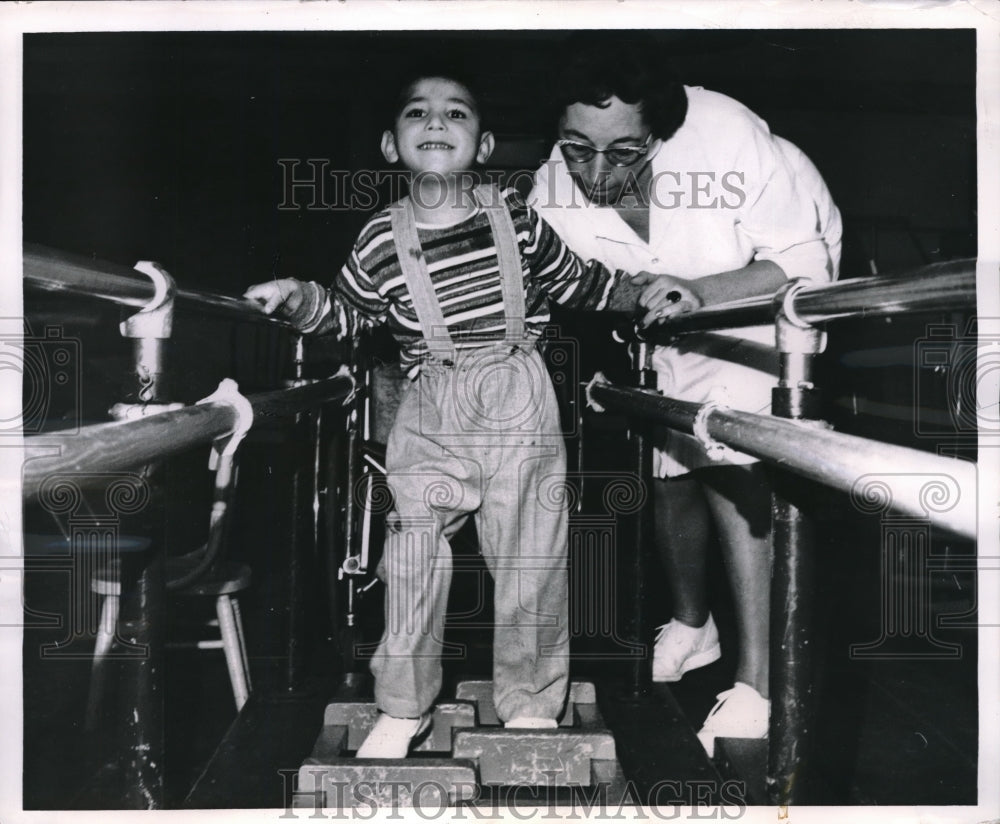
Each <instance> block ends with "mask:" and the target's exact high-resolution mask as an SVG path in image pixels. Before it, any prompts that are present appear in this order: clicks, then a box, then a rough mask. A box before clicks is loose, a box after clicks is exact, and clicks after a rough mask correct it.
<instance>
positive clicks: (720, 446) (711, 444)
mask: <svg viewBox="0 0 1000 824" xmlns="http://www.w3.org/2000/svg"><path fill="white" fill-rule="evenodd" d="M728 408H729V407H727V406H724V405H723V404H721V403H717V402H716V401H707V402H705V403H703V404H702V405H701V408H700V409H699V410H698V412H697V413H696V414H695V416H694V424H693V425H692V427H691V429H692V432H693V434H694V436H695V438H697V439H698V443H700V444H701V445H702V447H703V448H704V450H705V454H706V455H708V457H709V459H711V460H713V461H721V460H723V459H724V458H725V457H726V450H727V449H728V447H727V446H726V445H725V444H724V443H720V442H719V441H717V440H715V438H713V437H712V436H711V435H709V434H708V417H709V415H711V414H712V413H713V412H715V411H716V410H719V409H728Z"/></svg>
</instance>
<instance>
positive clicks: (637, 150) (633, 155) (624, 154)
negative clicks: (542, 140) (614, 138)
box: [556, 133, 653, 166]
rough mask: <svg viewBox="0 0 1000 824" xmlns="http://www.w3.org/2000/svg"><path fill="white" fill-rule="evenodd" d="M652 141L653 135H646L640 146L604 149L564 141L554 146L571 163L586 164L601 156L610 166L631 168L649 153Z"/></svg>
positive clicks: (559, 141)
mask: <svg viewBox="0 0 1000 824" xmlns="http://www.w3.org/2000/svg"><path fill="white" fill-rule="evenodd" d="M652 139H653V135H652V134H651V133H650V134H648V135H646V140H645V141H644V142H643V144H642V145H641V146H608V148H606V149H598V148H597V147H596V146H591V145H590V144H589V143H580V142H579V141H577V140H566V139H560V140H557V141H556V145H557V146H559V148H560V149H562V153H563V156H564V157H565V158H566V159H567V160H568V161H570V162H571V163H586V162H587V161H589V160H590V159H591V158H592V157H593V156H594V155H595V154H602V155H604V156H605V157H606V158H607V159H608V163H610V164H611V165H612V166H631V165H632V164H633V163H636V162H637V161H638V160H639V159H640V158H642V157H645V156H646V155H647V154H648V153H649V144H650V141H652Z"/></svg>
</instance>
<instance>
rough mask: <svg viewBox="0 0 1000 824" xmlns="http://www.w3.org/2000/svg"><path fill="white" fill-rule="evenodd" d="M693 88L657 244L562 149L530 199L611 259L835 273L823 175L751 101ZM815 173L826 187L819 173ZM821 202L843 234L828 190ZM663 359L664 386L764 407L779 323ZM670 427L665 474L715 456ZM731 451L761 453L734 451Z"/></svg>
mask: <svg viewBox="0 0 1000 824" xmlns="http://www.w3.org/2000/svg"><path fill="white" fill-rule="evenodd" d="M685 90H686V92H687V96H688V112H687V116H686V118H685V120H684V123H683V124H682V125H681V127H680V128H679V129H678V130H677V132H676V133H675V134H674V135H673V136H672V137H671V138H670V139H669V140H667V141H666V142H665V143H663V144H662V146H661V147H660V149H659V151H657V153H656V155H655V157H653V159H652V161H651V163H652V174H653V183H652V186H651V192H650V200H651V202H650V210H649V211H650V214H649V242H648V243H647V242H645V241H643V240H642V239H641V238H640V237H639V236H638V235H636V233H635V232H634V231H633V230H632V228H631V227H629V226H628V225H627V224H626V223H625V222H624V221H623V220H622V219H621V218H620V217H619V216H618V214H616V212H615V211H614V209H611V208H607V207H603V208H602V207H598V206H594V205H592V204H590V203H588V202H587V201H586V199H585V198H584V197H583V195H582V193H581V192H580V190H579V189H578V188H577V187H576V184H575V183H574V182H573V180H572V178H571V177H570V175H569V172H568V169H567V167H566V165H565V163H564V162H563V158H562V154H561V152H560V150H559V148H558V147H555V148H553V151H552V154H551V155H550V157H549V159H548V160H547V161H546V162H545V163H544V164H543V165H542V167H541V168H540V169H539V170H538V171H537V172H536V174H535V186H534V189H533V190H532V192H531V195H530V196H529V203H530V204H531V205H532V206H533V207H534V208H535V209H536V210H538V212H539V214H540V215H541V216H542V217H543V218H544V219H545V220H546V221H547V222H548V223H549V224H550V225H551V226H552V227H553V228H554V229H555V230H556V232H558V233H559V235H560V236H561V237H562V239H563V240H564V241H565V242H566V244H567V245H568V246H569V247H570V248H571V249H573V251H575V252H576V253H577V254H578V255H580V256H581V257H582V258H584V259H589V258H596V259H597V260H600V261H601V262H602V263H604V265H605V266H608V267H609V268H617V269H624V270H626V271H629V272H632V273H636V272H640V271H643V270H645V271H650V272H665V273H668V274H671V275H673V276H675V277H678V278H683V279H693V278H699V277H702V276H705V275H712V274H717V273H719V272H727V271H732V270H734V269H740V268H742V267H744V266H746V265H747V264H749V263H751V262H752V261H755V260H772V261H774V262H775V263H776V264H777V265H778V266H780V267H781V269H782V270H783V271H784V273H785V274H786V275H787V276H788V277H789V278H807V279H811V280H815V281H818V282H823V281H828V280H830V279H831V278H832V277H833V276H834V273H835V264H834V262H833V261H831V256H830V252H829V250H828V248H827V246H826V244H825V243H824V242H823V240H822V238H821V236H820V220H819V218H818V217H817V215H818V214H819V212H818V209H817V205H816V203H815V202H814V194H813V192H812V191H811V186H812V188H815V181H813V182H812V184H810V182H809V177H808V176H807V175H803V176H802V177H801V178H797V177H796V169H795V164H792V163H789V161H788V159H787V158H786V156H785V153H784V152H783V151H782V149H781V148H779V146H778V143H777V142H776V140H775V138H774V136H773V135H772V134H771V133H770V131H769V130H768V127H767V124H766V123H765V122H764V121H763V120H761V119H760V118H759V117H758V116H757V115H755V114H754V113H753V112H751V111H750V110H749V109H747V108H746V107H745V106H743V105H742V104H740V103H738V102H737V101H735V100H733V99H732V98H729V97H726V96H725V95H722V94H718V93H717V92H711V91H707V90H705V89H702V88H698V87H685ZM788 145H789V146H791V144H788ZM792 148H794V147H792ZM800 154H801V153H800ZM803 157H805V156H804V155H803ZM807 160H808V159H807ZM810 165H811V164H810ZM816 179H818V180H819V183H820V184H821V185H822V178H819V175H818V172H817V173H816ZM822 189H823V191H824V192H825V189H826V187H825V186H822ZM823 201H824V203H825V204H827V205H826V206H824V207H823V210H822V211H823V214H826V215H828V216H829V217H830V218H831V219H830V221H828V222H829V223H831V224H832V225H833V231H834V234H837V235H838V238H839V227H840V216H839V213H838V212H836V207H835V206H834V205H833V202H832V200H831V199H830V198H829V193H825V195H824V197H823ZM834 215H835V216H836V217H835V219H833V216H834ZM838 258H839V244H838ZM653 364H654V367H655V368H656V371H657V376H658V385H659V389H660V391H662V392H663V394H664V395H668V396H670V397H674V398H679V399H681V400H686V401H693V402H696V403H704V402H706V401H709V400H714V401H716V402H718V403H721V404H724V405H726V406H730V407H732V408H735V409H739V410H742V411H748V412H764V413H766V412H769V411H770V408H771V387H772V386H774V385H775V383H776V380H777V375H778V358H777V353H776V351H775V349H774V328H773V326H764V327H753V328H744V329H738V330H726V331H725V332H718V333H714V332H713V333H705V334H698V335H688V336H685V337H683V338H680V339H679V340H678V342H677V344H675V345H671V346H663V347H657V348H656V350H655V352H654V355H653ZM665 437H666V439H665V441H664V442H663V443H661V446H662V449H657V450H656V455H655V461H654V464H655V465H654V471H655V472H656V474H657V475H658V476H659V477H665V476H674V475H682V474H685V473H687V472H690V471H691V470H692V469H696V468H698V467H700V466H708V465H713V464H715V463H716V462H713V461H712V460H711V459H710V458H709V457H708V455H707V454H706V453H705V450H704V449H703V448H702V447H701V445H700V444H699V443H698V442H697V441H696V440H695V439H694V438H692V437H690V436H686V435H681V434H680V433H677V432H667V433H665ZM724 459H725V460H727V461H729V462H730V463H749V462H752V461H753V460H755V459H754V458H751V457H750V456H747V455H743V454H741V453H737V452H735V451H733V450H726V452H725V455H724Z"/></svg>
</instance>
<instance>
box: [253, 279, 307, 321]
mask: <svg viewBox="0 0 1000 824" xmlns="http://www.w3.org/2000/svg"><path fill="white" fill-rule="evenodd" d="M304 286H305V284H303V283H302V281H299V280H296V279H295V278H283V279H281V280H269V281H267V282H266V283H256V284H254V285H253V286H251V287H250V288H249V289H247V290H246V292H244V293H243V297H245V298H246V299H247V300H251V301H253V302H254V303H256V304H257V305H258V306H260V309H261V311H262V312H263V313H264V314H266V315H274V314H277V315H278V317H281V318H286V319H292V318H294V317H295V316H296V313H297V311H298V310H299V309H300V308H301V306H302V301H303V300H304V299H305V294H304V293H305V290H304Z"/></svg>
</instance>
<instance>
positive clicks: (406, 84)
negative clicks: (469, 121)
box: [388, 66, 485, 129]
mask: <svg viewBox="0 0 1000 824" xmlns="http://www.w3.org/2000/svg"><path fill="white" fill-rule="evenodd" d="M432 77H438V78H441V79H442V80H450V81H452V82H453V83H458V85H460V86H464V87H465V89H466V90H467V91H468V92H469V95H470V96H471V98H472V100H471V103H472V106H473V108H474V109H475V111H476V114H477V115H479V124H480V128H483V129H485V127H484V126H483V125H482V123H483V109H482V103H481V102H480V98H479V94H478V93H477V91H476V86H475V84H474V83H472V81H471V80H470V79H469V78H467V77H465V76H464V75H462V74H461V73H460V72H456V71H453V70H452V69H451V68H450V67H447V66H439V67H434V66H431V67H428V68H427V69H426V70H424V69H422V70H420V71H417V72H410V73H409V74H408V75H406V77H404V78H403V80H402V83H401V84H400V85H399V86H398V88H399V91H398V92H397V93H396V96H395V98H393V101H392V104H391V110H390V112H389V113H388V119H389V127H390V128H392V126H393V125H394V124H395V122H396V118H397V117H399V113H400V112H401V111H402V110H403V106H405V105H406V101H407V100H409V99H410V94H411V93H412V92H413V87H414V86H416V85H417V83H419V82H420V81H421V80H429V79H430V78H432Z"/></svg>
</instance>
